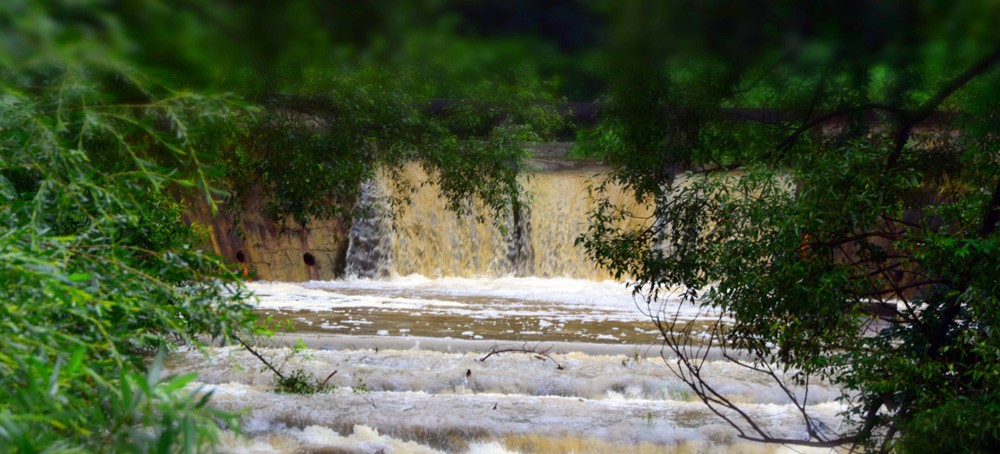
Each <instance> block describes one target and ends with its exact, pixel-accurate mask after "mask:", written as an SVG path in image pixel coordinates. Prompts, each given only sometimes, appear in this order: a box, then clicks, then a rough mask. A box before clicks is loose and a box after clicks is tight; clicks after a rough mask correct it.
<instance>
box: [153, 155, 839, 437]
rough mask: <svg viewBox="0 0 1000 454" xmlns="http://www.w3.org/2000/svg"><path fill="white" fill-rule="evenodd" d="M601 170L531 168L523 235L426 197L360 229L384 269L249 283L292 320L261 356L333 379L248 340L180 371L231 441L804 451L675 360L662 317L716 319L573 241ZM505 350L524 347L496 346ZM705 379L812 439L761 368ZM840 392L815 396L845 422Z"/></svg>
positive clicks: (815, 391) (267, 305) (179, 365)
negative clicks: (199, 387)
mask: <svg viewBox="0 0 1000 454" xmlns="http://www.w3.org/2000/svg"><path fill="white" fill-rule="evenodd" d="M592 173H593V172H592V171H591V169H586V168H584V169H581V168H572V169H570V170H569V171H561V172H548V173H543V174H539V175H536V177H535V178H533V179H532V180H530V185H532V186H531V187H533V188H534V191H535V193H534V194H535V195H534V196H533V197H532V198H531V199H530V200H531V202H530V204H529V209H530V214H528V213H526V214H525V216H524V217H523V218H522V219H523V221H522V222H530V226H527V227H524V228H522V230H521V232H522V234H521V235H520V237H519V238H514V239H512V238H511V236H510V235H509V234H508V233H506V232H504V233H502V231H500V230H497V229H496V228H495V227H493V226H489V225H485V224H482V223H475V222H474V221H470V220H467V219H460V218H457V217H455V216H454V215H452V214H451V213H447V212H444V211H443V209H442V208H440V207H439V206H435V205H433V203H434V202H433V200H435V199H436V194H434V193H433V192H432V193H430V194H423V193H422V192H420V193H418V194H417V195H416V197H415V199H416V200H415V204H414V208H413V209H411V210H407V211H406V212H405V213H403V214H401V215H399V216H397V217H396V218H395V219H394V221H395V222H396V223H397V227H398V228H395V229H386V226H385V222H383V221H384V219H383V220H379V219H375V220H369V221H370V222H365V223H359V224H363V225H364V226H365V229H367V230H366V231H352V235H364V236H366V237H367V238H368V239H372V238H374V239H376V240H377V241H367V243H366V242H364V241H358V244H366V245H367V246H365V248H367V249H365V248H360V247H355V245H354V244H352V247H355V250H354V252H353V254H361V255H365V254H367V256H363V257H360V258H358V257H356V258H355V261H354V263H355V265H356V266H362V267H363V266H377V267H378V268H379V269H378V270H377V271H378V272H370V273H367V274H372V275H378V274H381V275H382V277H380V278H348V279H343V280H337V281H324V282H316V281H314V282H308V283H277V282H271V283H268V282H257V283H251V284H250V288H251V289H252V290H253V291H254V292H255V293H256V295H257V296H258V299H259V301H258V305H257V309H256V310H257V311H258V312H259V313H261V315H263V316H270V317H271V318H272V319H273V320H274V321H277V322H284V323H287V324H288V325H290V326H292V330H291V332H288V333H286V334H283V335H281V336H278V337H276V338H273V339H269V340H265V341H263V343H262V344H261V345H260V347H259V351H260V352H261V353H262V354H263V355H265V356H267V357H268V358H269V359H270V360H271V361H272V362H273V363H274V364H276V365H278V366H279V367H280V368H281V369H282V370H283V371H285V372H286V373H290V372H291V371H294V370H299V369H301V370H302V371H304V372H305V373H306V374H308V375H309V376H311V377H315V378H316V379H317V380H323V379H324V378H327V377H329V378H328V380H329V381H328V383H329V384H331V385H333V386H335V387H336V388H335V390H333V391H330V392H326V393H320V394H312V395H294V394H279V393H276V392H274V390H273V387H274V376H273V374H272V373H270V372H269V371H266V370H263V369H262V366H261V363H260V362H259V361H258V360H257V359H256V358H254V357H253V356H252V355H251V354H250V353H249V352H247V351H245V350H243V349H240V348H235V347H220V348H209V349H207V350H204V351H201V352H199V351H185V352H179V353H177V354H175V355H173V356H172V357H171V358H170V359H169V364H168V367H169V369H170V370H172V371H174V372H188V371H196V372H198V374H199V380H200V382H201V383H202V384H204V386H205V389H209V390H212V391H214V397H213V399H212V403H213V405H215V406H216V407H219V408H222V409H225V410H229V411H233V412H238V413H239V414H240V415H241V419H242V423H243V431H244V433H245V437H244V438H236V437H234V436H232V435H231V434H227V436H226V440H225V450H226V451H227V452H288V453H292V452H323V453H327V452H338V453H339V452H359V453H378V452H473V453H508V452H524V453H529V452H560V453H568V452H576V453H589V452H608V453H616V454H617V453H625V452H784V451H788V452H802V451H803V450H802V449H799V448H796V449H794V450H791V449H790V448H786V447H781V446H768V445H756V444H752V443H749V442H745V441H742V440H740V439H739V438H738V437H737V433H736V431H734V430H733V429H732V428H730V427H729V426H727V425H726V423H725V422H724V421H723V420H722V419H720V418H718V417H717V416H716V415H715V414H713V413H712V412H711V411H710V410H709V409H708V408H706V407H705V405H704V404H703V403H702V402H700V401H699V400H698V399H697V397H696V396H694V395H693V394H692V393H691V392H690V390H689V389H688V388H687V386H686V385H685V384H684V383H683V382H681V381H680V380H678V379H677V378H675V377H674V376H673V375H672V374H671V373H670V372H669V370H668V368H667V365H668V364H669V363H670V361H672V358H671V357H670V356H669V355H667V354H665V353H664V352H663V351H662V350H661V343H660V341H659V337H658V336H659V333H658V331H656V329H655V327H654V326H653V324H652V323H651V321H650V318H649V316H650V314H651V313H669V314H672V315H676V316H677V317H678V318H679V319H680V320H682V321H683V322H684V323H690V324H693V332H694V333H696V334H697V332H698V327H699V324H703V323H708V321H709V320H706V319H704V318H703V317H705V316H706V314H704V313H700V312H699V311H698V310H697V309H696V308H692V307H684V306H681V305H679V303H678V302H677V301H676V300H673V299H671V298H669V297H667V298H663V299H661V301H659V302H657V303H656V304H654V305H653V306H650V305H647V304H646V303H645V302H644V301H643V300H642V299H638V300H637V299H634V298H633V296H632V293H631V291H630V289H628V288H627V287H626V286H625V285H624V284H623V283H618V282H613V281H609V280H604V279H605V278H606V277H607V276H606V275H605V274H602V273H603V272H601V271H599V270H594V269H593V268H592V267H590V266H589V265H588V264H587V263H586V261H585V260H583V259H582V258H581V257H582V253H581V251H578V250H576V249H574V247H573V246H572V238H575V236H576V235H578V234H579V232H580V230H581V229H582V228H583V225H584V217H583V216H585V213H586V210H587V207H588V206H589V204H590V203H591V202H590V201H589V199H588V198H587V195H586V191H585V187H586V180H587V178H588V177H589V176H590V175H591V174H592ZM414 178H419V175H417V176H415V177H414ZM429 190H431V191H433V188H430V189H429ZM422 191H427V189H423V190H422ZM421 198H426V200H423V199H421ZM529 227H530V228H529ZM429 232H432V233H429ZM508 232H509V230H508ZM511 241H517V242H520V243H519V245H514V246H512V245H511V244H510V242H511ZM359 249H360V250H359ZM515 249H519V250H520V252H518V251H517V250H515ZM511 251H514V252H511ZM524 251H527V253H525V252H524ZM373 257H376V258H378V260H372V258H373ZM375 262H378V263H375ZM358 264H360V265H358ZM365 264H368V265H365ZM361 271H362V272H360V273H356V274H361V275H364V274H366V273H365V272H364V271H365V270H361ZM368 271H372V270H368ZM425 276H433V277H425ZM557 276H562V277H557ZM707 315H711V314H707ZM295 342H298V343H299V344H300V345H304V346H305V348H304V349H298V350H296V351H293V350H292V349H289V348H288V345H290V344H292V343H295ZM503 349H512V350H514V351H511V352H507V353H502V354H496V355H492V356H490V355H489V353H490V352H491V351H493V350H503ZM532 352H533V353H532ZM334 371H336V373H335V374H333V372H334ZM331 374H333V375H332V376H331ZM703 374H704V375H705V376H706V377H708V378H709V379H710V381H711V382H712V383H713V385H714V386H715V387H716V390H718V391H719V392H720V393H722V394H723V395H725V396H726V397H727V398H729V399H730V400H732V401H735V402H741V403H743V404H744V408H745V410H746V411H747V412H748V413H749V414H751V415H752V416H753V417H754V418H755V419H757V420H758V421H759V422H760V423H761V424H762V425H763V426H765V427H766V428H768V429H769V430H772V431H773V432H774V434H775V435H776V436H781V437H786V438H791V439H804V438H805V437H806V434H805V430H804V426H803V423H802V421H801V419H800V417H799V414H798V411H797V409H796V408H795V407H794V406H792V405H790V404H789V403H788V401H787V396H786V395H785V394H784V392H783V391H781V390H780V389H778V388H775V387H774V386H772V384H771V383H770V382H767V381H762V380H761V377H760V376H759V374H753V373H751V372H749V371H747V370H746V369H745V368H742V367H739V366H737V365H734V364H732V363H729V362H726V361H721V360H719V359H713V358H711V357H710V358H709V361H708V363H707V364H706V366H705V368H704V370H703ZM839 395H840V392H839V390H837V389H835V388H830V387H823V386H813V387H812V388H811V389H810V394H809V405H810V406H811V408H810V411H811V412H812V413H814V414H817V415H820V416H821V419H822V420H825V423H826V424H828V425H830V426H831V427H833V428H836V424H837V422H836V421H837V417H836V414H837V412H838V411H840V409H841V408H840V405H839V404H838V403H837V402H836V398H837V397H838V396H839Z"/></svg>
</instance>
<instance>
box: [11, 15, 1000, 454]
mask: <svg viewBox="0 0 1000 454" xmlns="http://www.w3.org/2000/svg"><path fill="white" fill-rule="evenodd" d="M124 3H125V2H123V4H118V3H114V2H104V1H100V0H82V1H74V2H64V1H57V0H52V1H32V0H14V1H9V2H3V3H2V5H0V26H2V27H0V84H2V90H3V91H2V94H0V213H2V214H0V222H2V223H3V224H4V231H3V233H2V234H0V257H2V259H3V260H2V261H0V303H2V304H3V306H2V307H3V321H2V324H0V444H2V445H3V446H14V447H15V448H14V449H15V450H20V451H24V452H34V451H44V450H46V449H50V450H53V451H60V450H62V451H73V450H78V451H92V450H108V449H110V450H123V451H128V450H134V451H137V452H146V451H153V450H157V451H163V452H167V451H172V450H179V449H184V450H199V449H201V448H204V447H205V446H206V445H205V444H204V443H206V442H208V441H209V440H210V439H211V436H212V433H213V431H212V430H211V428H213V427H215V424H214V423H213V422H210V418H213V417H214V418H219V417H221V415H215V414H213V413H212V412H211V411H210V410H209V409H208V407H206V401H205V400H203V399H200V398H197V397H195V396H191V395H188V394H187V393H186V392H184V391H182V389H181V388H182V387H183V385H184V383H185V382H186V380H190V377H182V378H178V379H163V378H162V377H159V375H158V370H159V368H158V367H157V366H156V364H157V363H156V362H155V361H154V360H153V357H154V355H155V353H156V352H158V351H160V350H162V349H165V348H169V347H170V346H171V345H176V344H177V343H185V344H195V343H197V340H196V337H195V336H196V335H209V336H226V335H227V334H232V333H233V332H234V331H235V330H239V329H249V325H250V320H249V317H248V315H247V313H246V310H245V307H244V305H243V304H242V301H243V300H244V298H245V296H244V295H243V293H242V291H241V289H240V288H239V285H238V284H237V283H235V280H234V279H235V277H234V276H232V275H231V274H230V273H228V272H227V271H226V269H225V267H224V266H223V264H222V263H220V262H219V261H218V259H217V258H213V257H209V256H206V255H205V254H203V253H201V252H199V251H197V250H194V249H192V248H191V247H190V245H191V244H196V243H197V242H198V237H199V235H203V233H204V232H200V231H199V229H198V228H197V226H194V227H188V226H185V225H184V224H182V223H181V222H180V213H181V212H182V211H183V209H184V207H183V206H181V205H180V204H179V203H178V200H181V198H180V195H184V196H185V197H187V198H188V199H191V198H201V199H204V200H205V201H206V202H207V203H209V204H211V203H213V200H218V199H219V198H220V197H222V196H224V195H226V194H229V195H231V196H233V197H235V198H239V197H240V196H241V195H244V194H247V193H251V192H254V191H262V192H263V193H265V194H268V195H269V196H270V198H269V208H270V210H271V212H272V214H274V215H275V216H276V217H278V218H287V219H290V220H294V221H298V222H301V223H306V222H309V221H310V220H312V219H316V218H323V217H329V216H350V209H351V207H352V206H353V201H354V199H355V198H356V196H357V193H358V191H359V190H360V186H361V183H362V182H363V181H365V180H366V179H368V178H370V177H371V176H372V175H373V174H374V173H375V172H378V171H387V172H389V173H390V174H391V173H392V172H393V170H394V169H398V168H399V166H401V165H402V164H404V163H407V162H413V161H416V162H419V163H421V164H422V165H423V166H424V167H425V168H427V169H428V170H429V172H428V174H429V175H432V178H434V179H435V180H436V182H437V183H438V184H439V185H440V187H441V188H442V189H443V192H444V194H445V195H446V196H447V197H448V199H449V202H450V204H451V206H452V208H454V209H456V210H459V211H461V210H463V209H467V208H468V206H469V205H468V204H469V202H470V201H471V200H473V199H474V198H476V197H478V198H479V199H480V200H482V201H483V202H485V203H486V204H487V205H488V206H490V207H491V208H492V209H493V211H494V212H495V213H500V214H502V213H504V212H506V211H507V210H510V209H511V208H512V207H516V206H517V204H518V198H519V197H521V188H519V186H518V179H517V178H516V176H517V175H518V174H519V173H521V172H523V171H524V169H525V159H526V158H527V155H526V153H525V151H524V147H523V144H524V143H525V142H531V141H538V140H545V139H546V138H548V137H551V136H552V134H553V133H555V132H557V131H559V130H562V129H563V128H564V125H563V124H562V122H561V120H560V118H559V115H558V114H557V109H556V107H557V103H558V102H560V101H563V100H570V101H594V100H597V101H598V102H597V106H598V107H599V108H600V109H601V115H600V118H599V122H598V123H597V125H596V126H595V127H593V128H587V129H581V130H580V138H581V140H580V144H579V145H580V152H581V153H583V154H589V155H592V156H595V157H599V158H600V159H602V160H603V161H604V162H606V163H608V164H611V165H613V166H615V169H616V170H615V172H614V173H613V174H612V175H611V181H613V182H616V183H621V184H624V185H625V186H626V187H628V188H630V189H632V190H633V191H634V193H635V196H636V198H637V199H639V200H641V201H644V202H646V203H652V204H655V207H656V208H655V210H656V214H657V218H658V219H659V220H660V221H659V222H656V223H654V224H653V225H651V226H649V228H648V229H645V230H639V231H621V230H617V229H616V227H614V226H615V225H618V224H617V223H615V220H616V219H618V218H619V217H621V216H628V215H630V214H629V213H626V212H620V211H618V209H617V208H616V207H615V206H613V205H611V204H605V205H601V206H600V208H599V209H598V210H596V211H595V212H594V213H592V215H593V216H592V220H593V223H592V226H591V229H590V230H589V232H588V233H587V234H586V235H585V236H584V237H583V238H581V240H580V242H581V243H582V244H583V246H585V247H586V248H588V250H589V251H590V253H591V255H592V257H593V258H594V259H595V260H596V261H597V262H598V263H600V264H602V265H603V266H606V267H608V268H610V269H611V270H613V271H615V272H617V273H620V275H623V276H625V275H627V276H630V277H632V278H633V279H634V281H635V286H636V289H637V291H640V292H644V293H646V294H647V295H648V296H649V297H650V302H651V304H652V303H654V302H655V300H656V299H657V298H660V297H663V296H664V295H663V293H662V292H664V291H665V289H667V288H673V287H674V286H677V285H680V286H682V287H683V288H686V289H687V291H686V292H685V293H684V294H683V295H680V296H681V297H682V298H685V299H686V300H687V301H688V302H689V303H691V304H696V305H704V306H705V307H706V308H708V307H711V308H714V309H720V310H721V311H722V313H723V314H724V315H725V316H727V317H730V318H731V319H732V320H735V323H734V324H733V325H731V326H728V327H726V328H725V329H724V330H720V331H719V332H717V336H716V339H715V340H716V341H717V342H719V343H720V344H721V345H722V346H723V347H725V348H728V349H731V350H732V351H739V352H741V353H740V354H741V355H745V354H747V352H748V354H749V356H740V358H742V359H741V361H745V362H746V364H747V365H749V366H752V367H756V368H758V369H760V371H761V373H763V374H765V375H766V376H768V377H770V378H772V379H774V380H776V382H777V383H779V384H782V385H784V386H791V385H796V384H798V385H803V384H806V383H807V382H808V381H809V380H815V379H816V378H822V379H825V380H828V381H831V382H833V383H836V384H839V385H842V386H844V387H845V389H846V394H845V402H846V403H847V404H848V407H849V411H848V412H847V413H846V414H845V415H844V417H845V420H846V422H847V424H846V425H845V426H844V428H842V429H841V430H838V431H832V430H829V429H828V428H825V427H820V426H818V425H816V424H813V421H812V420H811V419H810V418H809V416H808V408H805V407H803V415H804V421H803V423H804V427H805V428H806V429H807V432H808V434H809V439H808V440H805V441H803V440H781V439H776V438H775V437H774V436H772V434H769V433H767V432H766V431H762V430H759V429H758V428H757V426H755V425H754V421H752V420H750V419H744V418H743V417H742V416H741V414H740V413H738V412H735V413H734V412H728V411H730V410H733V411H735V410H738V409H739V405H738V403H733V402H729V401H726V400H725V399H722V398H721V396H718V395H716V394H714V392H713V390H712V388H711V387H710V384H707V383H704V382H703V381H701V379H700V377H699V375H698V370H699V367H700V362H699V361H700V360H699V357H698V356H695V355H692V353H696V350H691V349H690V347H692V346H689V345H687V344H686V343H685V342H686V339H687V338H686V337H684V336H683V335H681V336H675V334H677V332H680V334H683V327H682V326H681V325H675V324H673V323H672V322H673V320H672V319H670V317H669V314H661V317H658V318H657V319H656V320H655V322H656V323H658V325H659V326H660V327H661V329H662V332H663V335H664V340H665V342H666V343H667V345H668V346H669V347H670V348H672V349H674V350H675V352H676V353H677V354H678V355H679V356H680V358H681V360H680V361H679V362H677V363H674V364H672V366H673V370H674V371H675V373H678V374H680V375H681V376H682V377H683V378H685V379H687V380H688V381H689V382H690V384H691V386H692V388H693V389H694V391H695V392H696V393H697V394H698V395H700V396H701V397H702V398H703V399H704V400H705V402H706V403H707V404H709V405H711V406H713V407H714V408H716V409H719V411H720V413H722V414H724V415H728V417H729V418H730V421H731V422H732V423H733V424H734V425H735V426H737V427H739V428H740V430H741V431H742V433H743V434H744V436H746V437H747V438H751V439H761V440H765V441H783V442H796V443H805V444H814V445H821V446H832V445H857V446H860V447H863V448H873V449H874V448H880V447H881V448H886V449H900V450H904V451H915V452H919V451H922V450H927V451H951V450H968V451H976V450H985V449H987V448H988V447H989V446H992V445H993V444H996V441H997V438H1000V433H998V429H997V428H998V427H1000V407H998V406H997V402H998V401H1000V396H998V395H997V385H998V380H1000V369H998V364H1000V361H997V352H998V351H1000V344H998V340H997V335H996V332H995V327H996V326H997V325H996V323H997V321H998V317H1000V314H998V309H997V308H998V293H1000V288H998V284H997V280H996V278H995V276H997V275H1000V269H998V267H1000V257H998V255H1000V245H998V235H1000V234H998V233H997V232H996V226H997V219H998V217H1000V212H998V211H997V207H998V205H1000V186H998V184H1000V182H998V175H1000V169H998V166H1000V163H998V158H997V151H996V150H997V149H998V145H1000V144H998V143H997V137H996V133H995V131H996V130H997V126H998V125H997V118H1000V115H998V113H1000V95H998V93H997V92H996V91H995V89H994V87H996V86H997V82H1000V80H998V78H1000V71H998V68H997V66H998V65H997V62H998V60H1000V53H998V50H997V49H998V47H997V46H1000V36H998V35H997V32H996V31H995V30H998V27H996V24H995V23H993V22H992V21H993V18H995V17H997V16H998V13H1000V11H998V9H1000V7H998V6H997V5H995V4H994V3H993V2H968V3H962V4H958V5H955V4H952V2H946V1H924V2H919V3H910V2H883V1H864V0H859V1H852V2H846V3H844V2H811V3H809V4H808V5H802V4H798V3H799V2H783V1H777V2H771V3H769V4H768V5H767V6H766V7H763V6H761V5H760V4H759V3H758V2H687V1H676V2H654V1H648V2H646V1H635V2H610V1H608V2H586V3H584V2H572V1H567V2H545V4H544V6H543V5H538V4H532V5H531V6H530V7H529V6H526V3H525V2H510V3H509V4H507V3H504V4H501V5H493V6H491V5H489V4H486V3H476V2H463V1H457V0H456V1H448V0H424V1H418V2H412V1H409V2H407V1H387V2H326V1H320V0H303V1H294V2H271V1H263V0H261V1H252V2H235V1H219V2H201V1H195V0H190V1H179V2H172V3H170V4H169V5H167V4H163V3H162V2H156V1H151V0H150V1H136V2H127V4H124ZM682 183H683V184H682ZM216 188H221V189H226V190H228V193H227V192H222V191H220V190H218V189H216ZM599 189H600V188H598V193H599ZM880 303H892V304H891V306H886V305H882V306H879V305H878V304H880ZM875 309H878V310H881V311H888V313H887V318H888V319H889V321H883V322H881V323H883V324H884V326H886V327H887V328H886V329H884V330H881V331H877V332H872V331H869V335H867V336H861V335H860V333H862V332H863V331H864V330H865V329H866V327H867V326H868V325H869V324H870V323H871V322H873V320H874V319H873V317H872V316H871V315H870V314H871V312H873V311H874V310H875ZM880 326H883V325H880ZM734 360H736V359H735V356H734ZM772 366H773V367H775V369H772V368H771V367H772ZM786 371H787V372H789V374H788V375H785V374H783V372H786ZM727 412H728V413H727ZM938 432H947V433H949V434H951V436H950V437H947V438H943V437H937V436H936V435H935V434H936V433H938ZM936 443H946V445H944V446H939V445H937V444H936Z"/></svg>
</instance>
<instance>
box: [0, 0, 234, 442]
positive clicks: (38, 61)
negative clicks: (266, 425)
mask: <svg viewBox="0 0 1000 454" xmlns="http://www.w3.org/2000/svg"><path fill="white" fill-rule="evenodd" d="M60 19H63V18H61V17H58V16H55V15H53V12H52V11H47V10H46V8H45V6H44V5H43V4H42V3H35V2H5V3H4V4H3V6H0V23H2V24H3V26H2V28H0V71H2V79H0V86H2V95H0V223H2V227H0V230H2V233H0V263H2V265H0V311H2V315H0V319H2V322H0V450H2V451H4V452H7V451H19V452H94V451H113V452H179V451H185V452H193V451H196V450H200V449H203V448H204V446H206V443H209V442H211V440H213V439H214V438H215V435H216V434H215V432H216V430H217V429H216V427H217V426H216V421H219V422H224V421H230V422H232V418H231V417H229V416H226V415H222V414H219V413H218V412H216V411H214V410H212V409H211V408H209V407H208V406H206V403H207V396H203V395H198V394H196V393H194V392H192V391H190V390H185V389H183V387H184V386H185V385H186V384H187V383H189V382H190V381H191V380H192V379H193V378H194V377H193V376H182V377H163V376H161V374H160V364H161V359H162V358H159V357H158V358H157V359H155V360H154V356H155V355H156V354H157V352H161V351H164V350H166V349H168V348H169V346H171V345H177V344H186V345H192V344H197V343H198V342H199V341H198V340H197V338H196V336H210V337H223V336H226V335H228V334H229V333H231V332H232V331H233V330H236V329H241V328H243V329H247V328H249V324H250V318H249V316H248V312H247V310H246V308H247V306H246V305H245V304H244V303H243V300H244V299H245V297H246V296H245V294H244V293H243V291H242V290H241V289H240V287H239V285H238V284H236V283H235V282H234V281H233V276H232V275H231V274H230V273H229V272H228V271H227V270H226V267H225V266H224V264H223V263H221V262H220V261H219V259H218V258H214V257H209V256H206V255H205V254H204V253H202V252H200V251H198V250H195V249H193V248H192V246H191V245H192V244H195V243H197V242H198V241H199V240H198V237H199V235H203V234H204V232H199V231H198V230H197V229H196V228H193V227H188V226H185V225H184V224H183V223H182V222H181V212H182V210H183V209H184V207H183V206H181V205H180V204H178V202H177V201H176V199H175V198H174V197H173V196H171V192H174V191H179V190H182V189H185V188H191V189H197V190H198V191H200V192H201V193H203V194H205V197H208V196H209V194H210V191H211V189H210V186H209V184H208V182H207V178H206V175H205V173H204V168H203V166H202V165H201V163H200V162H199V159H200V157H199V153H198V152H197V150H196V149H195V148H194V147H195V143H196V140H195V139H194V138H195V137H197V136H198V134H199V133H200V131H203V130H205V129H211V128H216V127H218V125H219V124H221V123H222V122H224V121H227V119H228V118H229V117H230V116H231V115H232V114H233V112H235V111H237V109H238V108H237V107H236V106H235V105H234V104H232V103H230V102H229V101H227V100H226V99H224V98H216V97H211V96H205V95H201V94H188V93H183V92H177V91H172V90H170V89H167V88H165V87H163V86H162V85H160V84H158V83H157V81H156V80H155V79H152V78H150V77H148V75H147V74H144V73H142V72H141V71H139V70H138V69H137V68H135V67H133V66H130V65H129V64H128V61H127V59H125V58H123V55H122V47H121V43H120V42H116V41H115V40H114V39H111V38H112V37H110V36H109V37H107V38H108V39H100V38H97V39H88V38H89V37H90V36H93V35H94V34H95V33H96V32H98V31H104V32H110V31H113V28H112V25H113V24H103V25H101V26H98V25H97V24H95V23H87V22H83V21H81V22H75V21H73V20H70V19H66V20H60ZM91 19H95V18H94V17H92V18H91ZM104 26H106V27H107V28H101V27H104Z"/></svg>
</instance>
